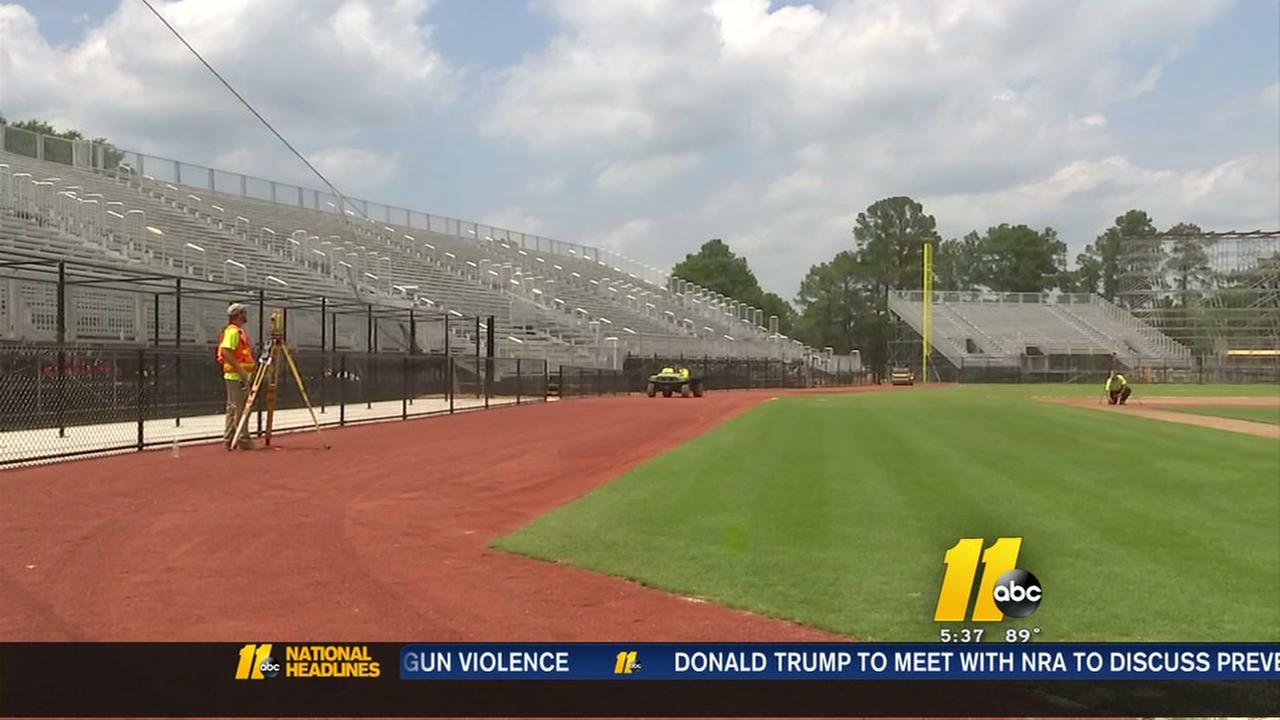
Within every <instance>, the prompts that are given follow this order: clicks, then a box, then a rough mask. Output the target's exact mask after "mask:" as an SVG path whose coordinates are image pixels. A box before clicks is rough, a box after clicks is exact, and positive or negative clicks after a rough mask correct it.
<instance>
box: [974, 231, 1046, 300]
mask: <svg viewBox="0 0 1280 720" xmlns="http://www.w3.org/2000/svg"><path fill="white" fill-rule="evenodd" d="M977 249H978V257H977V261H976V262H974V268H975V271H974V276H973V279H974V280H975V281H976V283H977V284H980V285H985V286H986V287H988V288H990V289H992V290H997V291H1000V292H1030V293H1038V292H1044V291H1046V290H1052V289H1053V288H1054V287H1056V286H1057V285H1058V280H1059V277H1060V274H1061V273H1062V271H1063V270H1065V269H1066V268H1065V267H1064V263H1063V258H1064V257H1065V255H1066V252H1067V244H1066V243H1064V242H1062V241H1061V240H1059V239H1058V233H1057V232H1055V231H1054V229H1053V228H1045V229H1044V230H1043V231H1039V232H1037V231H1035V230H1032V229H1031V228H1029V227H1027V226H1026V225H1012V226H1011V225H1007V224H1001V225H997V226H995V227H993V228H990V229H988V230H987V234H986V235H985V236H984V237H983V238H982V240H981V241H980V243H979V244H978V248H977Z"/></svg>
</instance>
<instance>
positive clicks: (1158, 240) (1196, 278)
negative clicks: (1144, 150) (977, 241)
mask: <svg viewBox="0 0 1280 720" xmlns="http://www.w3.org/2000/svg"><path fill="white" fill-rule="evenodd" d="M1119 267H1120V275H1119V278H1118V279H1119V281H1120V288H1119V293H1118V295H1117V298H1116V302H1114V303H1113V302H1109V301H1107V300H1105V299H1103V298H1102V297H1100V296H1098V295H1095V294H1070V293H1001V292H984V291H967V292H934V293H933V303H932V339H933V342H932V345H933V348H932V353H931V358H937V359H938V360H939V361H941V362H942V363H943V365H942V366H941V368H940V369H939V372H938V373H937V376H938V377H948V378H958V379H970V380H976V379H993V380H1000V379H1006V380H1007V379H1015V378H1017V379H1026V378H1038V379H1046V380H1047V379H1065V380H1073V379H1085V378H1096V377H1097V376H1098V375H1099V374H1101V373H1105V372H1106V371H1107V370H1109V369H1110V368H1111V367H1112V366H1113V364H1114V365H1115V366H1117V367H1119V368H1121V369H1125V370H1128V371H1130V372H1134V373H1136V374H1137V376H1138V377H1139V378H1140V379H1143V380H1159V381H1166V382H1172V381H1181V380H1197V381H1206V382H1207V381H1217V382H1280V231H1263V230H1254V231H1232V232H1199V231H1197V232H1194V233H1192V234H1187V233H1160V234H1155V235H1151V236H1149V237H1142V238H1132V239H1129V240H1128V241H1127V242H1126V244H1125V245H1124V246H1123V252H1122V255H1121V257H1120V259H1119ZM889 309H890V311H891V312H892V313H893V315H894V317H895V318H896V320H897V326H896V327H897V333H896V338H897V339H896V340H894V341H893V342H892V344H893V345H894V346H895V350H894V354H895V355H896V356H898V357H899V358H900V359H902V360H906V361H911V360H912V359H918V358H919V357H920V346H921V337H922V336H923V330H924V322H925V320H924V314H925V313H924V295H923V293H921V292H919V291H905V292H895V293H892V294H891V295H890V298H889ZM930 362H931V364H932V363H933V362H934V361H933V360H932V359H931V361H930Z"/></svg>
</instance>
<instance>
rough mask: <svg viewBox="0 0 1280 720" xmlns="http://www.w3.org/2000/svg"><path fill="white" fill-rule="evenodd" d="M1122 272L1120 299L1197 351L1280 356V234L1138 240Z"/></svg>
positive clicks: (1163, 236) (1201, 234)
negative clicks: (1275, 354)
mask: <svg viewBox="0 0 1280 720" xmlns="http://www.w3.org/2000/svg"><path fill="white" fill-rule="evenodd" d="M1120 266H1121V270H1122V272H1121V274H1120V277H1119V281H1120V293H1119V298H1118V300H1119V301H1120V302H1121V303H1122V304H1123V305H1124V306H1125V307H1127V308H1129V310H1130V312H1132V313H1133V315H1134V316H1136V317H1138V318H1140V319H1141V320H1142V321H1143V322H1146V323H1147V324H1149V325H1151V326H1152V327H1155V328H1158V329H1159V330H1160V331H1161V332H1163V333H1164V334H1166V335H1168V336H1169V337H1172V338H1175V339H1176V340H1178V341H1179V342H1181V343H1183V344H1185V345H1187V346H1189V347H1192V348H1194V349H1195V351H1196V352H1197V353H1199V354H1204V355H1212V356H1228V357H1250V356H1252V357H1267V355H1266V353H1280V231H1277V230H1272V231H1266V230H1252V231H1243V232H1241V231H1234V232H1192V233H1181V232H1166V233H1160V234H1157V235H1153V236H1151V237H1148V238H1136V239H1133V240H1131V241H1130V242H1129V243H1128V244H1127V246H1126V247H1124V248H1123V254H1122V255H1121V257H1120ZM1233 354H1234V355H1233Z"/></svg>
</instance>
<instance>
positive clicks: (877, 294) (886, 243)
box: [853, 196, 940, 372]
mask: <svg viewBox="0 0 1280 720" xmlns="http://www.w3.org/2000/svg"><path fill="white" fill-rule="evenodd" d="M937 225H938V224H937V221H936V220H934V218H933V216H932V215H928V214H926V213H925V212H924V206H923V205H921V204H920V203H919V202H917V201H915V200H913V199H911V198H909V197H903V196H898V197H891V198H885V199H883V200H877V201H876V202H874V203H872V204H871V205H870V206H869V207H868V208H867V209H866V211H865V212H860V213H858V217H857V219H856V221H855V223H854V227H853V238H854V241H855V246H856V249H855V252H854V255H855V257H856V259H857V266H856V267H855V268H854V271H855V277H857V278H859V279H860V280H861V283H862V285H864V286H865V287H867V288H868V289H869V290H870V293H871V307H870V310H865V309H864V310H863V311H862V313H863V314H862V315H861V316H860V317H859V318H858V321H857V322H856V323H854V325H855V326H858V327H863V328H866V330H865V331H864V332H860V335H861V336H862V339H863V354H864V356H865V357H866V358H867V360H868V366H869V367H871V368H872V369H873V370H875V371H876V372H879V371H880V370H881V369H882V368H884V367H885V366H886V365H887V364H888V362H889V347H888V342H889V291H890V290H891V289H897V290H917V289H919V288H920V286H921V285H922V283H923V282H924V278H923V275H924V250H923V248H924V244H925V243H926V242H928V243H932V244H933V246H934V249H935V250H937V247H938V243H939V242H940V238H939V237H938V231H937Z"/></svg>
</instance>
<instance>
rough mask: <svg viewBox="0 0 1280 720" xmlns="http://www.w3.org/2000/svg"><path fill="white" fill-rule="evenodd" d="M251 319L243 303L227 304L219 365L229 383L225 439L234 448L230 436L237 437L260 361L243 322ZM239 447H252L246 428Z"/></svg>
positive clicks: (246, 448) (229, 447) (223, 440)
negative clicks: (255, 356) (251, 382)
mask: <svg viewBox="0 0 1280 720" xmlns="http://www.w3.org/2000/svg"><path fill="white" fill-rule="evenodd" d="M248 320H249V310H248V309H247V308H246V307H245V306H244V305H241V304H240V303H231V304H230V305H228V306H227V327H226V328H225V329H223V331H222V338H221V340H219V341H218V366H219V367H220V368H221V369H222V379H223V380H224V381H225V382H226V386H227V425H226V430H225V431H224V433H223V437H222V442H223V443H224V444H225V445H226V446H227V449H228V450H230V449H231V440H232V438H233V437H235V432H236V423H237V422H238V421H239V419H240V413H242V412H243V411H244V406H245V402H246V401H247V400H248V399H249V380H250V379H251V378H252V377H253V371H254V369H255V368H256V367H257V362H256V361H255V360H254V358H253V345H252V344H251V343H250V342H249V333H248V332H247V331H246V330H245V329H244V324H245V323H246V322H247V321H248ZM238 447H239V448H240V449H241V450H252V449H253V441H252V440H250V439H249V435H248V432H247V431H246V433H245V435H244V437H242V438H240V443H239V445H238Z"/></svg>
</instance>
